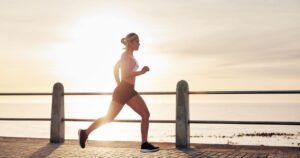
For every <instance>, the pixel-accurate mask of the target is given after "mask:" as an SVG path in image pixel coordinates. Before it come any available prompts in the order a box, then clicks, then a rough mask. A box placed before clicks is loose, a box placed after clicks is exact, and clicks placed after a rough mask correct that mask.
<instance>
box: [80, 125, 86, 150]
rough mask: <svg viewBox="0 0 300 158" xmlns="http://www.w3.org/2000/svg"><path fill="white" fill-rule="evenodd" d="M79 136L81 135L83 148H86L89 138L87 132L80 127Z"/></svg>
mask: <svg viewBox="0 0 300 158" xmlns="http://www.w3.org/2000/svg"><path fill="white" fill-rule="evenodd" d="M78 137H79V144H80V146H81V148H85V143H86V140H87V138H88V136H87V134H86V133H85V130H82V129H79V130H78Z"/></svg>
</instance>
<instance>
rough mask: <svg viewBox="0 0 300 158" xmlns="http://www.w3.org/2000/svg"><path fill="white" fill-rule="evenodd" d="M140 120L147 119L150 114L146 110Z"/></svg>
mask: <svg viewBox="0 0 300 158" xmlns="http://www.w3.org/2000/svg"><path fill="white" fill-rule="evenodd" d="M142 118H143V119H149V118H150V112H149V111H148V110H146V111H145V112H143V113H142Z"/></svg>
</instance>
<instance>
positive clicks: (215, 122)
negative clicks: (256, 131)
mask: <svg viewBox="0 0 300 158" xmlns="http://www.w3.org/2000/svg"><path fill="white" fill-rule="evenodd" d="M189 123H194V124H241V125H300V122H281V121H217V120H216V121H212V120H190V121H189Z"/></svg>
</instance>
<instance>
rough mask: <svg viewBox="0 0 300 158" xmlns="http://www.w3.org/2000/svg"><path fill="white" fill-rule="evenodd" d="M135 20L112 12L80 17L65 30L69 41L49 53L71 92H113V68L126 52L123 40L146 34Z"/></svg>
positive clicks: (59, 74)
mask: <svg viewBox="0 0 300 158" xmlns="http://www.w3.org/2000/svg"><path fill="white" fill-rule="evenodd" d="M134 21H135V20H132V21H131V20H130V19H128V17H127V16H126V15H124V14H118V13H113V12H105V13H103V12H102V13H101V14H98V15H93V16H81V17H78V18H77V19H76V20H75V21H73V22H72V23H71V24H70V26H69V28H68V30H67V31H66V33H65V39H66V40H65V41H62V42H60V43H55V44H53V45H52V46H51V48H50V49H49V50H48V51H51V52H50V53H48V54H49V55H50V57H51V58H52V62H53V65H54V67H55V70H53V71H55V74H56V75H58V76H59V78H63V80H64V82H68V83H69V85H72V88H71V89H74V90H83V91H103V90H104V91H111V90H112V89H113V88H114V86H115V80H114V78H113V65H114V63H115V62H116V61H117V60H118V59H119V58H120V54H121V52H122V51H123V50H122V47H123V46H122V45H121V42H120V39H121V38H122V37H124V36H126V34H127V33H129V32H145V31H143V29H142V28H143V27H141V26H140V25H138V24H137V23H135V22H134Z"/></svg>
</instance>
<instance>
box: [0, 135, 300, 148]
mask: <svg viewBox="0 0 300 158" xmlns="http://www.w3.org/2000/svg"><path fill="white" fill-rule="evenodd" d="M14 142H24V143H47V144H51V143H50V139H48V138H30V137H5V136H0V143H14ZM152 143H153V144H156V145H157V146H159V147H160V148H161V149H174V148H176V147H175V143H170V142H152ZM62 144H64V145H76V144H78V140H77V139H66V140H65V142H64V143H62ZM78 146H79V144H78ZM88 146H92V147H107V148H139V147H140V142H137V141H100V140H89V141H88ZM190 146H191V147H190V148H192V149H208V148H213V149H232V150H281V151H299V150H300V147H290V146H289V147H287V146H265V145H232V144H202V143H191V144H190Z"/></svg>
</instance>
